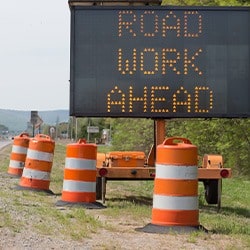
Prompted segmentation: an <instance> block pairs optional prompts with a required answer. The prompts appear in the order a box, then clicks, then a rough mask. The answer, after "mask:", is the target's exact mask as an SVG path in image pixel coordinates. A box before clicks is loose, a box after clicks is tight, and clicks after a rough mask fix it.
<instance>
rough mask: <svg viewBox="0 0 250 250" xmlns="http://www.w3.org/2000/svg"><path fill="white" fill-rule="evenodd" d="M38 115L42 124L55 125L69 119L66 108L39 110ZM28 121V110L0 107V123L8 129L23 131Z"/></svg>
mask: <svg viewBox="0 0 250 250" xmlns="http://www.w3.org/2000/svg"><path fill="white" fill-rule="evenodd" d="M38 115H39V116H40V117H41V118H42V120H43V122H44V124H49V125H55V124H56V122H66V121H68V120H69V111H68V110H52V111H39V112H38ZM29 121H30V111H19V110H9V109H0V124H2V125H4V126H6V127H8V129H9V131H24V130H25V129H26V128H27V122H29Z"/></svg>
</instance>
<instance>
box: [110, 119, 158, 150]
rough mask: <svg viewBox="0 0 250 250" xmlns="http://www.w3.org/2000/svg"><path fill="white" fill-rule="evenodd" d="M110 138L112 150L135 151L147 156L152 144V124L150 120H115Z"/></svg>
mask: <svg viewBox="0 0 250 250" xmlns="http://www.w3.org/2000/svg"><path fill="white" fill-rule="evenodd" d="M112 138H113V139H112V149H113V150H128V151H130V150H136V151H144V152H145V153H146V154H147V153H148V151H149V149H150V146H151V145H152V144H153V142H154V122H153V120H151V119H136V118H118V119H115V120H114V122H113V136H112Z"/></svg>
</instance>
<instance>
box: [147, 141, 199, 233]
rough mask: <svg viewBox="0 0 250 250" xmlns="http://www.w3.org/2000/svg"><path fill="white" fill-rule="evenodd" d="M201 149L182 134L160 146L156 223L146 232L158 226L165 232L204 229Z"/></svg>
mask: <svg viewBox="0 0 250 250" xmlns="http://www.w3.org/2000/svg"><path fill="white" fill-rule="evenodd" d="M197 151H198V150H197V147H196V146H194V145H192V143H191V142H190V141H189V140H188V139H186V138H179V137H171V138H167V139H165V140H164V142H163V143H162V144H160V145H158V146H157V151H156V172H155V180H154V194H153V209H152V220H151V222H152V223H151V227H150V226H149V227H148V228H146V229H144V231H147V232H151V231H153V232H154V230H155V228H157V226H158V229H157V230H159V227H160V228H161V229H163V231H167V230H166V228H168V229H169V228H170V229H171V230H175V229H176V230H177V231H187V230H188V231H190V230H191V231H192V230H193V229H194V230H197V229H199V228H200V225H199V209H198V166H197V165H198V153H197ZM152 225H153V226H152ZM164 228H165V229H164Z"/></svg>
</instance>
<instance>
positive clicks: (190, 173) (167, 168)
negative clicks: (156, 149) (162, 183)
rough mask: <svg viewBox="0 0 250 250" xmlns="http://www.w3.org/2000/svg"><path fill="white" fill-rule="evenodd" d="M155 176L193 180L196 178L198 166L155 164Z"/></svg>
mask: <svg viewBox="0 0 250 250" xmlns="http://www.w3.org/2000/svg"><path fill="white" fill-rule="evenodd" d="M155 178H159V179H181V180H183V179H186V180H195V179H197V178H198V167H197V166H177V165H162V164H156V170H155Z"/></svg>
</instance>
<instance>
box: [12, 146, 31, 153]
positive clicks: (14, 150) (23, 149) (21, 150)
mask: <svg viewBox="0 0 250 250" xmlns="http://www.w3.org/2000/svg"><path fill="white" fill-rule="evenodd" d="M27 150H28V148H26V147H22V146H16V145H13V146H12V153H17V154H26V153H27Z"/></svg>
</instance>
